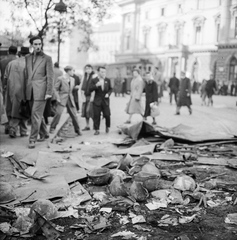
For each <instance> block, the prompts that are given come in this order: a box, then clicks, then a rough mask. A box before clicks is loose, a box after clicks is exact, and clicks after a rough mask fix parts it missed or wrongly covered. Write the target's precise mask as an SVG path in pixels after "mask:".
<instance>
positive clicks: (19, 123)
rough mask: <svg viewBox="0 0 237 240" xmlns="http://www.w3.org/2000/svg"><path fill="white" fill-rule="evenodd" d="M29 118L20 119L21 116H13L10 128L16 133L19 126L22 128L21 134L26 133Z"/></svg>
mask: <svg viewBox="0 0 237 240" xmlns="http://www.w3.org/2000/svg"><path fill="white" fill-rule="evenodd" d="M26 123H27V120H25V119H19V118H11V119H10V122H9V127H10V130H11V131H13V132H14V133H16V132H17V127H18V126H19V128H20V134H21V135H24V134H26V133H27V124H26Z"/></svg>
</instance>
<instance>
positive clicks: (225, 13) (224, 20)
mask: <svg viewBox="0 0 237 240" xmlns="http://www.w3.org/2000/svg"><path fill="white" fill-rule="evenodd" d="M230 6H231V0H222V1H221V25H220V28H221V29H220V30H221V34H220V43H226V42H227V41H228V38H229V30H230V21H231V14H230Z"/></svg>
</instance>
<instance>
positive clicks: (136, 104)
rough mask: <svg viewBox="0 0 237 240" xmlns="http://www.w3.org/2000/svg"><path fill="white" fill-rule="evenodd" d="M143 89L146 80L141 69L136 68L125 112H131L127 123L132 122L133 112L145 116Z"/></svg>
mask: <svg viewBox="0 0 237 240" xmlns="http://www.w3.org/2000/svg"><path fill="white" fill-rule="evenodd" d="M143 89H144V81H143V79H142V77H141V76H140V71H139V69H137V68H134V69H133V79H132V81H131V92H130V100H129V102H128V104H127V107H126V109H125V112H126V113H127V114H129V118H128V120H127V121H126V122H125V123H128V124H129V123H131V120H132V116H133V114H141V115H142V117H143V114H144V109H143V107H142V104H141V98H142V93H143Z"/></svg>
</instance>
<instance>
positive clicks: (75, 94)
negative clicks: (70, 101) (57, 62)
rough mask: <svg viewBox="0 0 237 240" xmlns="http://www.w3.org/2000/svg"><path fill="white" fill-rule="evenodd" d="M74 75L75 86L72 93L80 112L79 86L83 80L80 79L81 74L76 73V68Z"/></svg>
mask: <svg viewBox="0 0 237 240" xmlns="http://www.w3.org/2000/svg"><path fill="white" fill-rule="evenodd" d="M72 77H73V78H74V79H75V87H74V89H73V90H72V95H73V98H74V102H75V104H76V109H77V112H79V110H80V107H79V98H78V89H79V86H80V84H81V80H80V78H79V76H78V75H76V74H75V69H73V76H72Z"/></svg>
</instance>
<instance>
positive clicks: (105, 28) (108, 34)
mask: <svg viewBox="0 0 237 240" xmlns="http://www.w3.org/2000/svg"><path fill="white" fill-rule="evenodd" d="M92 40H93V42H94V44H95V47H96V48H97V49H95V50H90V51H89V53H88V54H89V56H88V62H89V63H91V64H92V65H97V64H111V63H114V62H115V54H116V53H117V52H118V50H119V47H120V24H119V23H108V24H104V25H101V26H99V27H98V28H96V29H94V32H93V36H92Z"/></svg>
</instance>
